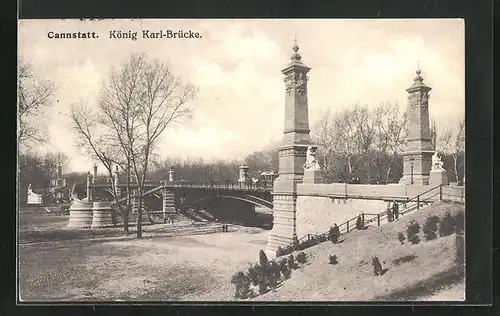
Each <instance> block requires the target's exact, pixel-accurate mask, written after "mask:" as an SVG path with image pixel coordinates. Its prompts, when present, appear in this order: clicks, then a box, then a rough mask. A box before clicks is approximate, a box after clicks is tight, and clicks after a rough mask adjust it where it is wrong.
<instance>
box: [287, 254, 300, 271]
mask: <svg viewBox="0 0 500 316" xmlns="http://www.w3.org/2000/svg"><path fill="white" fill-rule="evenodd" d="M287 263H288V269H290V270H294V269H297V268H298V267H299V266H298V264H297V262H295V257H294V256H293V255H290V256H289V257H288V260H287Z"/></svg>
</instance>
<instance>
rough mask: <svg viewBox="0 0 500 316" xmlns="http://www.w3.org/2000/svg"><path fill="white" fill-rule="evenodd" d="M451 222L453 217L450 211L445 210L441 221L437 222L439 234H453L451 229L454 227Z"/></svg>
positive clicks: (442, 235)
mask: <svg viewBox="0 0 500 316" xmlns="http://www.w3.org/2000/svg"><path fill="white" fill-rule="evenodd" d="M453 222H454V220H453V217H451V214H450V212H446V214H445V215H444V217H443V218H442V219H441V222H440V223H439V236H441V237H444V236H449V235H451V234H453V231H454V229H455V227H454V226H455V225H454V223H453Z"/></svg>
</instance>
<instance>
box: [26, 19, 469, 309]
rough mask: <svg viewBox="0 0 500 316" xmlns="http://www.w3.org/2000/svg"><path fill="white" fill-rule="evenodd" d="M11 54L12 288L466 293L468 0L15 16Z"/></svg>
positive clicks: (111, 298) (107, 296)
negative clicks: (290, 10)
mask: <svg viewBox="0 0 500 316" xmlns="http://www.w3.org/2000/svg"><path fill="white" fill-rule="evenodd" d="M17 69H18V104H17V109H18V110H17V141H18V153H17V156H18V158H17V163H18V165H17V168H18V170H17V206H18V207H17V291H18V293H17V294H18V300H19V302H21V303H44V302H61V303H67V302H103V303H104V302H165V303H172V302H201V303H203V302H240V303H241V302H244V303H252V302H255V303H257V302H266V303H273V302H293V301H297V302H299V301H300V302H304V301H305V302H398V303H406V302H408V303H411V302H417V301H425V302H429V301H431V302H432V301H434V302H436V301H450V302H463V301H465V299H466V297H465V290H466V282H465V254H466V248H465V238H466V227H465V198H466V191H465V188H466V175H465V31H464V20H463V19H163V20H162V19H95V20H92V19H88V20H85V19H80V20H77V19H60V20H59V19H58V20H56V19H43V20H41V19H40V20H37V19H29V20H27V19H26V20H23V19H21V20H19V22H18V66H17ZM471 179H472V178H471ZM471 181H472V180H471Z"/></svg>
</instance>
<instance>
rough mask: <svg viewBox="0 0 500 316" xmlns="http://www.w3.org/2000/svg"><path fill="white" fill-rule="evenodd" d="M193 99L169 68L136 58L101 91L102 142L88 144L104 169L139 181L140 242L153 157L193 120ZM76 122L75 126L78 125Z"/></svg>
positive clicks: (191, 90)
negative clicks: (166, 137) (171, 130)
mask: <svg viewBox="0 0 500 316" xmlns="http://www.w3.org/2000/svg"><path fill="white" fill-rule="evenodd" d="M195 95H196V89H195V88H194V87H193V86H192V85H191V84H183V83H182V81H181V80H180V78H179V77H177V76H176V75H175V74H174V73H173V72H172V71H171V69H170V67H169V65H168V64H166V63H164V62H161V61H159V60H148V58H146V56H145V55H144V54H133V55H132V56H131V57H130V59H129V60H128V62H127V63H126V64H124V65H123V66H122V67H121V68H119V69H113V70H112V71H111V74H110V77H109V80H108V81H107V82H106V83H105V84H104V86H103V88H102V91H101V95H100V101H99V106H98V112H97V114H98V115H97V117H95V121H96V122H97V124H98V125H99V127H100V129H101V130H102V131H103V132H102V133H101V135H100V137H99V141H100V142H101V143H102V144H101V146H99V145H98V144H99V142H97V141H96V140H95V139H94V140H93V142H91V137H89V136H84V138H85V139H87V143H88V144H89V145H90V144H91V143H92V145H90V147H91V148H92V151H93V152H94V153H95V154H96V156H97V157H98V158H99V159H100V160H101V161H102V162H103V163H105V162H107V163H111V162H114V163H115V164H117V165H119V166H122V168H123V169H125V170H127V172H130V173H131V174H133V175H134V176H135V178H136V179H137V189H136V190H135V192H134V195H135V197H136V200H137V206H138V217H137V238H141V237H142V225H141V224H142V208H143V197H142V195H143V193H144V184H145V181H146V174H147V172H148V169H149V167H150V161H151V159H152V154H153V152H154V150H155V148H156V145H157V144H158V142H159V140H160V136H161V135H162V133H163V132H164V131H165V129H166V128H167V127H168V126H170V125H172V124H176V123H180V122H182V121H183V120H184V119H185V118H187V117H189V116H190V113H191V109H190V108H189V107H188V103H189V101H190V100H191V99H193V98H194V97H195ZM74 117H75V116H74ZM73 121H74V122H75V124H76V122H77V120H75V119H73ZM80 121H84V123H85V120H82V119H80ZM89 123H91V122H86V124H82V126H83V127H85V125H88V124H89ZM76 125H78V124H76ZM82 130H83V131H84V130H85V128H77V131H79V133H80V134H82ZM87 134H88V135H91V133H87ZM112 145H114V147H112ZM100 148H107V149H108V150H110V149H111V148H114V152H112V153H111V154H110V155H108V153H109V152H108V153H102V151H101V150H100ZM106 168H107V169H109V168H108V165H106Z"/></svg>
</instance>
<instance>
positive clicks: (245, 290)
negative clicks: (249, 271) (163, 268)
mask: <svg viewBox="0 0 500 316" xmlns="http://www.w3.org/2000/svg"><path fill="white" fill-rule="evenodd" d="M231 284H234V286H235V293H234V297H236V298H248V297H249V295H250V278H249V277H248V276H247V275H245V273H243V272H241V271H239V272H237V273H235V274H234V275H233V276H232V278H231Z"/></svg>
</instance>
